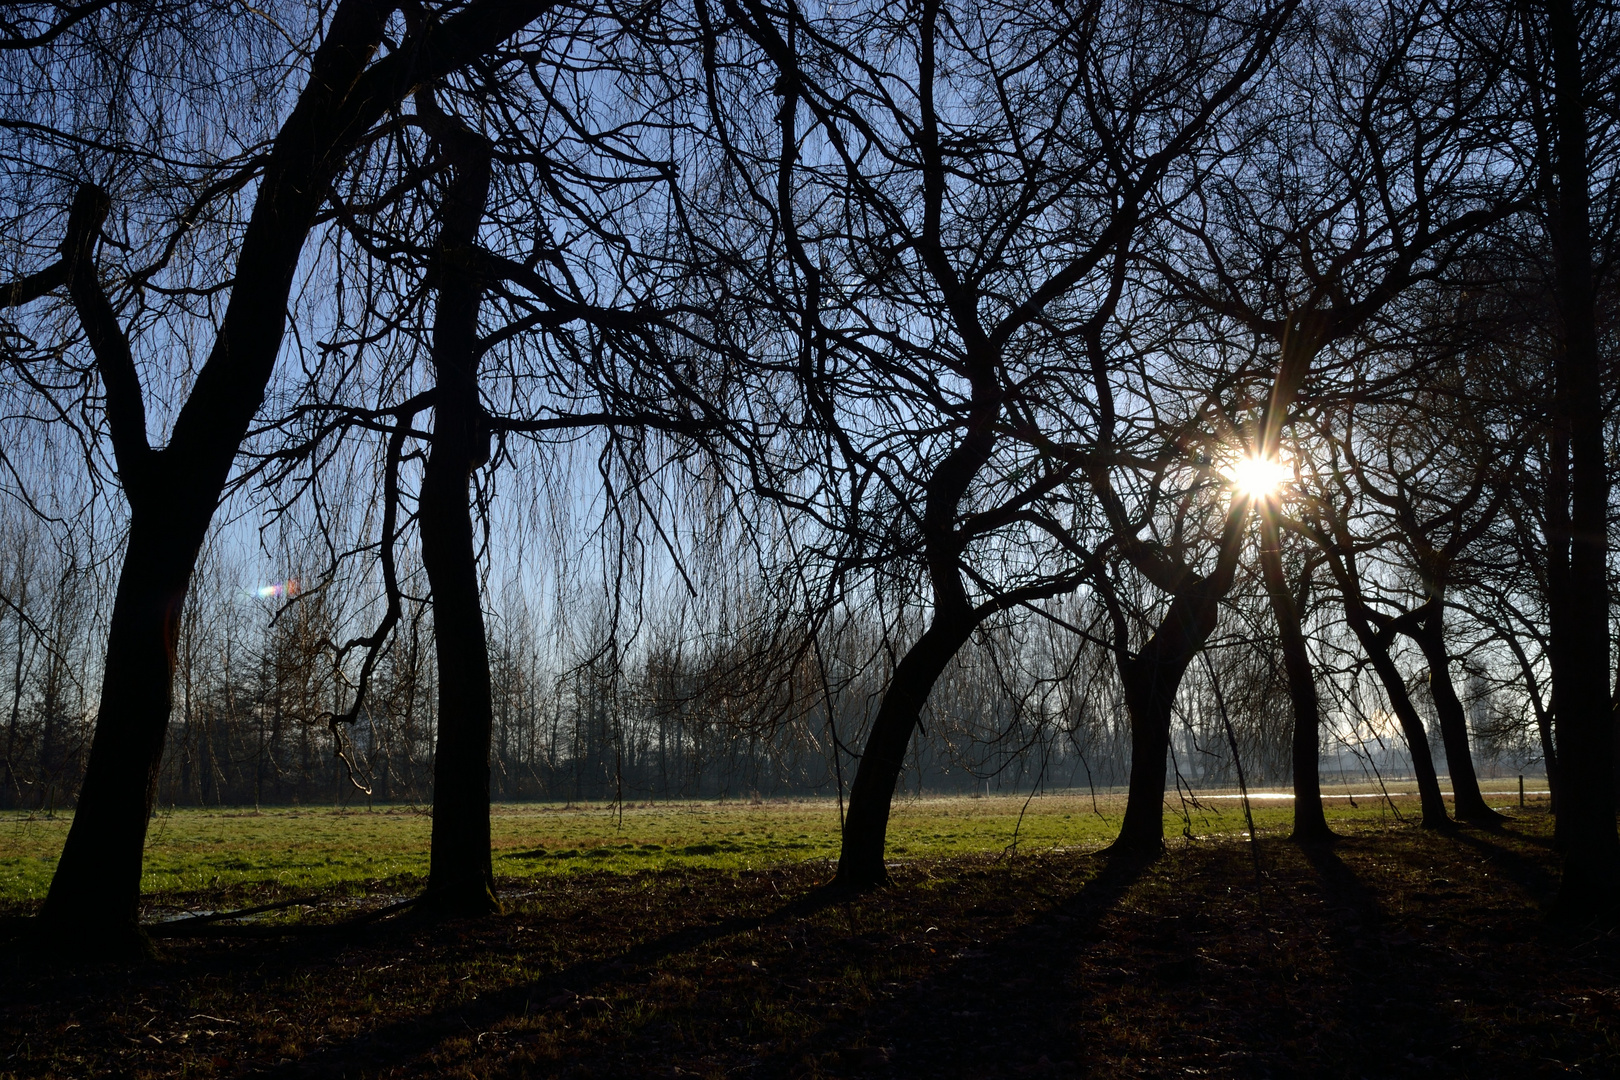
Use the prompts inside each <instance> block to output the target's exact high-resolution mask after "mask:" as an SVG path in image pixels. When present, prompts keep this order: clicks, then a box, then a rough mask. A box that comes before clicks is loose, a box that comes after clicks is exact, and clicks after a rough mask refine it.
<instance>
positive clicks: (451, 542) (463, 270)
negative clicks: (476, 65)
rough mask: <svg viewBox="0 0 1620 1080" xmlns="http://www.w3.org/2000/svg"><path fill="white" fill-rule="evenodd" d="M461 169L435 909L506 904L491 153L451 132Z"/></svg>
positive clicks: (435, 512)
mask: <svg viewBox="0 0 1620 1080" xmlns="http://www.w3.org/2000/svg"><path fill="white" fill-rule="evenodd" d="M444 145H445V146H446V149H447V152H448V153H449V154H450V156H451V160H452V161H453V163H454V174H453V177H452V179H451V182H450V184H449V186H448V188H447V190H446V193H445V196H444V204H443V206H442V207H441V208H440V219H441V225H440V233H439V251H438V253H437V255H436V257H435V266H434V275H435V277H436V279H437V280H436V282H435V284H436V285H437V286H438V290H439V302H438V309H437V311H436V312H435V319H434V327H433V351H432V360H433V368H434V372H435V375H436V387H435V397H434V420H433V448H432V452H431V454H430V455H429V457H428V461H427V466H426V469H425V471H424V474H423V477H422V492H421V496H420V508H419V511H418V512H419V516H420V521H421V529H422V568H423V570H425V571H426V573H427V577H428V585H429V588H430V589H431V590H432V594H433V641H434V647H435V649H436V651H437V656H438V661H439V731H438V742H437V746H436V749H435V752H434V758H433V841H432V852H431V856H430V859H429V866H428V884H427V890H426V892H425V893H424V894H423V897H422V907H423V909H425V910H430V911H432V912H434V913H436V914H450V915H481V914H486V913H488V912H490V911H495V910H498V909H499V904H498V903H497V902H496V900H495V875H494V870H493V867H492V865H491V862H490V852H489V782H490V772H489V753H490V734H491V730H492V727H493V720H494V710H493V702H492V695H491V692H490V678H489V645H488V639H487V638H486V637H485V634H484V611H483V604H482V599H481V597H480V595H479V589H478V562H477V555H476V552H475V550H474V547H473V521H472V511H471V508H470V505H469V492H468V484H469V482H470V480H471V478H472V473H473V470H474V469H476V468H477V467H478V466H479V465H482V464H483V463H484V462H485V461H487V460H488V458H489V435H488V428H487V425H486V424H485V422H484V419H483V409H482V406H481V404H480V402H479V396H478V360H479V354H480V350H479V342H478V308H479V304H480V303H481V301H482V299H483V289H484V286H483V282H482V281H481V280H480V278H479V275H478V274H477V273H475V272H474V270H473V267H474V265H475V260H474V258H473V257H472V256H473V253H474V245H475V244H476V243H477V239H478V229H479V225H480V223H481V222H482V221H483V216H484V203H485V200H486V199H487V198H488V195H489V184H490V161H489V154H488V151H487V149H486V148H485V147H484V146H483V145H482V144H481V143H480V142H479V141H478V140H477V139H476V138H475V137H473V136H471V135H470V134H465V133H460V132H457V133H455V134H454V135H451V134H449V133H446V136H445V138H444Z"/></svg>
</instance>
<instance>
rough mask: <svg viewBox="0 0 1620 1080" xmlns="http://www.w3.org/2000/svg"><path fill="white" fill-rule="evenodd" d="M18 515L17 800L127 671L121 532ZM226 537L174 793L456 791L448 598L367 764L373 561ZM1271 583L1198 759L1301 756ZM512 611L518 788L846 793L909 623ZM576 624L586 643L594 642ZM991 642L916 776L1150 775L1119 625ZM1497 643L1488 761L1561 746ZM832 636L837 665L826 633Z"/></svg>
mask: <svg viewBox="0 0 1620 1080" xmlns="http://www.w3.org/2000/svg"><path fill="white" fill-rule="evenodd" d="M4 527H5V529H6V530H7V532H6V537H7V542H6V543H4V544H0V583H3V589H4V593H3V595H4V610H3V611H0V657H3V660H0V663H3V664H4V667H3V671H4V673H5V681H4V684H3V688H0V707H3V710H4V711H3V714H0V715H3V716H4V732H3V740H4V742H3V747H4V762H3V766H0V768H3V770H4V773H3V779H4V786H3V788H0V807H4V808H7V809H15V808H23V809H33V810H65V809H68V808H71V807H72V805H73V803H74V800H75V798H76V795H77V791H78V785H79V781H80V778H81V776H82V773H83V768H84V764H85V760H86V756H87V754H88V750H89V740H90V735H91V731H92V728H93V726H94V719H95V717H94V711H93V710H94V702H95V701H96V697H97V691H98V687H97V686H95V685H93V684H92V683H91V682H89V678H90V676H89V675H87V673H93V672H96V671H98V670H99V653H100V651H101V649H102V648H103V635H104V632H105V630H104V620H105V617H106V611H105V606H104V605H105V603H106V600H105V596H106V592H105V591H104V590H106V583H105V581H104V580H103V578H104V570H103V569H102V562H101V560H99V559H98V558H97V557H96V552H94V551H92V550H86V549H83V548H75V546H74V545H73V543H71V542H60V543H59V542H58V541H59V540H61V539H62V538H61V537H53V536H51V535H50V530H49V529H48V528H47V527H46V526H44V525H42V524H41V523H40V522H38V521H37V520H36V519H32V518H29V517H26V516H16V517H13V518H11V519H10V520H9V521H7V522H6V523H5V526H4ZM224 546H225V545H215V547H214V548H213V549H211V553H210V555H209V556H208V557H207V558H206V559H205V564H204V567H205V568H204V571H203V572H202V573H201V574H200V582H199V587H198V589H197V590H196V591H195V593H194V594H193V597H192V600H191V602H190V604H189V606H188V608H187V612H186V616H185V622H184V626H183V627H182V630H181V634H180V639H179V640H180V645H179V655H178V657H177V682H176V694H175V711H174V717H173V720H172V724H171V733H170V739H169V743H168V748H167V752H166V754H165V757H164V761H163V771H162V778H161V781H160V801H161V802H162V803H165V804H172V805H220V804H223V805H245V804H278V803H330V802H333V801H340V802H349V801H353V800H357V799H358V800H365V799H367V798H370V799H373V800H375V801H380V802H415V803H428V802H431V800H432V794H433V792H432V775H433V746H434V739H435V732H436V723H437V717H436V709H437V694H436V682H435V668H434V658H433V649H432V640H433V639H432V633H433V627H432V612H431V605H429V604H427V603H425V602H422V601H420V600H416V601H411V602H409V603H408V605H407V610H406V611H405V612H404V617H403V618H402V620H401V622H400V627H399V630H398V632H397V633H396V634H395V635H394V636H393V638H392V639H391V640H390V641H389V643H388V644H387V646H386V648H384V650H383V651H382V652H381V654H380V657H379V661H378V664H377V667H376V670H375V672H374V673H373V675H372V680H371V684H370V687H369V692H368V694H367V704H366V705H365V707H364V708H363V709H362V710H361V711H360V714H359V717H358V719H357V721H356V722H355V723H354V724H353V725H352V726H350V727H343V728H341V731H342V733H343V736H344V745H345V747H346V748H347V750H348V751H349V753H348V757H349V760H350V761H351V762H352V765H353V775H352V776H351V775H350V770H349V768H347V767H346V766H345V765H344V763H343V762H342V761H340V760H339V759H338V757H336V756H335V754H334V750H335V748H336V746H337V743H336V742H335V740H334V737H333V734H332V732H331V730H330V729H329V723H328V721H329V719H330V717H331V715H332V714H333V713H334V712H338V711H341V710H342V709H344V708H345V707H347V705H348V703H349V702H350V701H351V700H352V695H353V690H354V671H353V669H354V664H353V663H352V662H350V663H347V664H343V663H334V662H333V656H334V653H333V644H334V642H335V641H341V640H342V639H343V638H344V634H345V632H346V630H347V629H350V628H352V627H353V626H356V625H360V624H363V623H364V622H365V621H366V619H368V618H374V612H373V611H372V610H371V607H372V606H374V605H368V604H367V602H366V600H365V597H366V587H367V582H365V581H347V580H340V579H329V580H326V581H325V582H321V581H319V580H318V579H315V578H311V579H299V578H298V577H297V576H296V575H292V576H286V577H282V578H281V579H280V580H277V581H275V582H274V583H273V585H272V586H262V587H261V586H257V584H256V583H257V581H258V579H257V578H255V577H254V576H253V575H254V573H255V570H256V569H258V568H259V567H261V565H262V563H263V559H262V558H260V557H259V556H257V555H255V556H253V557H248V556H246V555H239V556H237V557H228V556H226V555H223V554H221V550H222V549H223V548H224ZM289 580H290V581H292V582H294V585H293V587H292V589H291V590H290V591H291V594H292V595H288V593H289V590H288V588H287V582H288V581H289ZM300 580H303V581H304V584H305V591H303V592H301V593H300V592H299V591H298V582H299V581H300ZM1263 603H1264V598H1263V595H1261V594H1260V592H1259V589H1258V585H1257V584H1256V583H1254V582H1249V583H1247V591H1245V589H1242V588H1240V589H1239V590H1237V592H1236V593H1235V595H1234V597H1233V599H1232V604H1231V605H1230V610H1229V611H1228V613H1227V615H1226V617H1225V621H1224V622H1223V630H1224V631H1225V634H1226V638H1225V640H1226V641H1227V643H1228V644H1227V647H1221V646H1220V642H1221V640H1222V639H1221V638H1219V637H1218V638H1217V640H1216V647H1215V648H1212V649H1211V651H1210V664H1209V665H1207V666H1205V665H1199V666H1198V667H1195V668H1194V669H1193V670H1192V671H1191V672H1190V673H1189V675H1188V678H1187V679H1186V681H1185V683H1184V685H1183V688H1182V692H1181V694H1180V697H1179V699H1178V700H1179V707H1178V709H1177V714H1176V724H1175V728H1174V737H1173V740H1172V747H1171V750H1172V753H1171V761H1170V763H1169V766H1168V770H1169V773H1170V780H1171V783H1172V785H1174V784H1175V783H1176V782H1177V780H1178V779H1179V782H1180V783H1182V784H1184V785H1187V786H1196V787H1209V786H1230V785H1234V784H1236V782H1237V777H1236V771H1235V769H1234V768H1233V757H1232V752H1231V743H1232V741H1233V739H1234V738H1235V741H1236V743H1237V747H1238V754H1239V757H1240V759H1241V761H1242V763H1243V766H1244V769H1245V771H1246V779H1247V780H1248V782H1249V783H1250V784H1255V785H1260V784H1266V785H1278V784H1285V783H1288V782H1289V781H1290V779H1291V763H1290V756H1289V755H1290V746H1291V742H1290V740H1291V726H1290V725H1291V718H1290V711H1289V709H1290V705H1289V698H1288V688H1287V684H1286V680H1285V678H1284V676H1283V673H1282V670H1281V661H1280V658H1279V656H1278V654H1277V646H1276V643H1275V642H1274V641H1271V640H1270V639H1269V638H1267V637H1266V636H1265V634H1264V629H1265V627H1266V626H1267V622H1266V619H1265V618H1264V612H1263V610H1262V605H1263ZM1088 604H1089V602H1088V600H1087V599H1085V598H1084V597H1081V598H1070V599H1068V600H1067V601H1066V602H1065V603H1064V604H1063V605H1061V607H1062V611H1061V615H1063V616H1065V617H1066V618H1065V621H1066V622H1070V623H1073V622H1076V621H1084V620H1085V618H1086V617H1087V611H1088ZM1056 610H1057V609H1056V608H1054V611H1056ZM564 612H571V613H573V614H572V615H567V614H560V613H564ZM666 614H668V613H666ZM1322 614H1323V617H1321V618H1318V619H1317V620H1316V621H1315V622H1314V623H1313V629H1314V635H1313V637H1314V640H1315V642H1316V644H1317V647H1318V649H1319V651H1320V654H1321V655H1322V656H1323V657H1324V670H1325V671H1326V672H1327V673H1328V674H1326V675H1324V678H1323V685H1324V700H1325V703H1326V704H1327V705H1328V708H1329V712H1330V716H1331V717H1332V722H1331V728H1330V733H1329V737H1328V738H1326V739H1325V740H1324V750H1323V759H1322V767H1323V771H1324V774H1325V775H1331V774H1332V773H1334V772H1339V773H1351V774H1356V773H1359V774H1361V775H1363V776H1365V777H1366V779H1367V780H1368V781H1376V780H1377V779H1379V778H1381V777H1382V778H1389V777H1402V776H1405V775H1407V772H1408V770H1409V769H1410V759H1409V757H1408V755H1407V752H1406V749H1405V745H1404V743H1403V741H1402V739H1401V737H1400V732H1399V730H1398V728H1397V727H1396V726H1395V724H1394V722H1393V720H1392V719H1390V718H1389V716H1388V714H1387V712H1386V711H1385V704H1384V700H1383V698H1382V696H1381V692H1380V690H1379V688H1378V685H1377V683H1376V680H1374V679H1372V678H1370V676H1369V675H1368V674H1367V673H1366V672H1364V671H1360V672H1358V671H1357V670H1355V669H1354V666H1353V665H1347V666H1346V667H1345V668H1344V669H1341V670H1337V671H1334V670H1333V667H1332V658H1333V657H1334V656H1335V655H1336V654H1337V653H1338V652H1339V651H1340V650H1346V651H1348V650H1349V646H1350V642H1348V641H1346V640H1344V631H1343V629H1342V627H1339V626H1336V625H1335V624H1334V623H1333V622H1332V620H1331V617H1330V616H1331V612H1330V611H1325V612H1323V613H1322ZM491 616H492V617H491V618H490V620H489V625H490V627H491V631H490V635H489V637H490V640H489V649H490V658H491V675H492V681H493V688H494V694H495V698H494V733H493V740H492V753H491V761H490V766H491V792H492V795H493V797H494V798H496V799H498V800H555V801H567V800H588V801H599V800H613V799H622V800H626V801H637V800H644V799H668V798H693V797H696V798H749V797H752V796H754V795H756V794H757V795H759V796H762V797H771V796H780V795H788V794H794V795H799V794H811V793H819V794H826V795H831V794H834V793H835V792H836V791H837V790H838V789H839V787H840V785H841V784H843V785H846V786H847V784H848V781H849V778H850V776H851V775H852V773H853V768H854V765H855V759H854V757H853V753H852V751H853V750H855V749H856V748H858V747H859V746H861V745H862V742H863V739H864V735H865V727H866V725H867V724H868V723H869V721H870V719H871V715H872V713H873V712H874V711H875V709H876V705H877V702H878V701H879V697H880V694H881V690H882V687H883V685H884V684H885V682H886V680H887V678H888V669H887V667H886V664H887V663H888V661H887V659H886V656H887V655H888V652H887V649H886V647H885V644H884V641H885V631H884V630H883V628H882V626H881V625H880V623H879V620H878V617H877V615H875V614H874V615H872V616H871V617H870V618H867V619H864V620H863V619H861V618H855V617H851V618H850V619H848V620H847V621H846V622H845V623H843V624H842V625H840V626H839V627H838V629H837V630H836V632H831V631H830V632H828V633H826V634H825V635H824V637H825V640H823V641H822V642H821V643H820V644H821V646H822V647H821V649H820V650H811V649H808V648H803V649H800V650H798V652H799V653H802V654H803V655H802V656H799V657H798V658H797V659H795V658H794V656H792V655H789V654H791V653H792V650H791V649H784V647H783V646H782V644H781V643H780V642H778V643H774V644H770V645H768V646H765V647H760V648H753V647H750V646H751V643H749V642H747V641H743V640H738V633H739V632H737V631H733V632H731V633H730V634H729V635H728V634H727V633H726V632H724V631H721V632H716V631H715V630H714V628H713V627H710V628H708V630H707V632H705V631H704V629H703V628H702V627H698V626H695V625H693V620H694V619H695V618H698V616H697V615H695V614H694V613H693V611H692V610H688V609H685V608H683V607H682V606H681V605H678V604H677V605H674V613H673V614H670V615H669V617H668V618H664V619H662V620H653V621H649V622H648V624H647V625H646V628H644V629H643V631H642V633H641V634H640V635H639V637H638V639H637V640H635V641H633V642H631V643H628V644H627V645H624V646H622V647H620V648H618V649H617V650H614V649H609V648H604V647H603V645H602V644H601V642H600V641H598V640H596V639H595V638H594V637H593V625H595V624H598V623H600V621H601V620H600V618H599V617H598V615H597V614H594V613H593V612H592V608H591V605H590V604H589V603H588V602H587V603H581V604H554V605H552V606H551V610H550V613H549V614H547V615H544V616H540V615H535V614H533V613H532V612H531V611H530V610H529V607H528V606H527V605H526V604H525V603H524V602H523V599H522V597H521V596H517V597H515V598H513V599H511V600H510V601H509V602H508V603H506V604H503V607H502V608H498V609H497V610H496V611H494V612H492V613H491ZM571 620H572V621H571ZM576 623H577V624H578V625H575V624H576ZM891 630H892V628H891ZM902 633H903V630H902ZM1251 635H1256V636H1251ZM559 642H575V643H577V646H576V648H575V649H574V652H573V654H569V653H568V652H565V651H562V650H560V649H559V648H558V643H559ZM1257 642H1258V644H1259V645H1260V647H1258V648H1257V647H1255V645H1256V643H1257ZM982 644H983V645H984V646H985V647H984V648H980V649H975V650H972V651H967V652H964V653H963V654H962V655H961V656H959V657H958V658H957V660H956V661H955V663H954V664H953V665H952V667H951V668H950V669H949V670H948V671H947V673H946V675H945V676H944V678H943V679H942V680H941V682H940V684H939V686H938V687H937V688H936V689H935V692H934V694H933V696H932V698H931V700H930V703H929V706H928V708H927V710H926V712H925V715H924V721H923V724H924V729H925V732H926V734H925V735H924V736H923V737H921V738H919V739H917V740H916V741H915V742H914V743H913V746H912V749H911V753H910V757H909V758H908V762H907V768H906V771H905V773H904V776H903V783H904V785H905V787H906V788H907V789H909V790H912V791H930V792H952V791H956V792H968V791H984V790H987V789H988V790H990V791H1007V790H1018V791H1027V790H1030V789H1031V788H1035V787H1048V788H1086V787H1088V786H1091V787H1096V788H1104V787H1114V786H1117V785H1122V784H1124V783H1125V782H1126V780H1127V778H1128V775H1129V769H1130V747H1131V739H1130V730H1129V719H1128V715H1127V711H1126V708H1125V703H1124V700H1123V697H1122V693H1121V689H1120V685H1119V680H1118V677H1117V673H1116V668H1115V666H1114V663H1113V660H1112V658H1111V657H1110V656H1109V655H1107V654H1106V652H1105V651H1104V650H1102V649H1100V648H1098V647H1096V646H1095V645H1084V644H1082V646H1081V647H1079V648H1078V649H1077V648H1076V647H1075V644H1074V641H1073V638H1072V637H1071V636H1069V635H1067V634H1060V633H1053V634H1051V635H1041V634H1039V633H1035V632H1032V631H1031V630H1030V628H1029V627H1027V626H1026V627H1022V628H1019V629H1017V630H1016V632H1015V631H1014V629H1012V628H1006V627H1003V628H1001V629H999V630H994V631H991V632H987V633H986V634H985V635H984V636H983V640H982ZM1471 651H1472V653H1473V657H1472V658H1471V659H1470V660H1469V661H1468V662H1467V665H1466V668H1465V670H1466V671H1467V672H1468V675H1467V678H1466V681H1465V682H1464V684H1463V685H1462V686H1460V687H1459V690H1460V692H1461V695H1462V697H1463V699H1464V702H1465V705H1466V706H1467V708H1468V713H1469V720H1470V727H1471V734H1472V737H1473V739H1474V749H1475V755H1476V765H1477V766H1478V767H1479V768H1480V769H1481V770H1482V772H1484V773H1485V774H1487V775H1489V774H1490V773H1491V771H1492V770H1493V769H1499V770H1502V771H1506V772H1510V773H1511V772H1520V771H1524V770H1525V769H1526V768H1529V769H1531V770H1535V769H1537V768H1539V756H1538V750H1537V744H1536V729H1535V725H1534V718H1533V716H1532V715H1531V714H1530V711H1529V708H1528V702H1527V698H1526V696H1525V695H1524V693H1523V692H1522V689H1521V687H1520V685H1519V684H1518V682H1517V681H1516V678H1517V676H1518V675H1519V673H1518V672H1517V671H1515V670H1513V669H1510V668H1506V667H1503V666H1500V665H1499V666H1498V667H1495V668H1493V667H1491V666H1488V665H1487V664H1486V663H1485V662H1484V661H1485V660H1487V659H1489V658H1490V657H1491V655H1492V653H1491V650H1490V642H1489V640H1488V637H1486V638H1484V639H1482V640H1481V641H1480V642H1478V643H1475V644H1474V645H1473V647H1472V650H1471ZM762 653H764V654H768V655H767V656H763V657H762V655H761V654H762ZM815 655H819V656H820V657H821V658H822V664H823V665H824V666H825V668H826V672H825V678H824V677H823V673H822V672H821V671H820V670H819V669H818V668H817V666H816V665H815V664H814V663H813V662H812V660H811V659H810V657H812V656H815ZM1403 662H1404V663H1405V665H1406V670H1407V671H1408V673H1409V682H1410V685H1411V688H1412V691H1413V697H1414V700H1415V702H1416V703H1417V704H1418V706H1419V708H1420V709H1421V710H1422V711H1423V713H1424V715H1425V719H1426V721H1427V723H1428V725H1429V728H1430V731H1431V738H1430V742H1431V747H1432V749H1433V752H1434V754H1435V756H1436V758H1437V760H1438V761H1439V762H1441V763H1442V768H1443V767H1444V766H1443V763H1444V760H1445V757H1444V755H1445V751H1444V747H1443V745H1442V744H1441V740H1440V737H1439V733H1438V730H1437V727H1436V724H1435V719H1434V708H1433V703H1432V700H1431V699H1430V697H1429V695H1428V693H1427V670H1426V669H1425V668H1424V666H1423V664H1422V657H1421V655H1420V654H1417V653H1416V652H1415V651H1413V652H1411V653H1410V654H1409V655H1407V656H1405V657H1404V658H1403ZM1212 675H1213V676H1214V678H1216V679H1218V680H1219V683H1220V689H1221V693H1220V695H1219V696H1217V695H1216V693H1215V692H1214V684H1213V682H1212V679H1211V676H1212ZM829 702H830V703H831V712H832V714H833V719H834V723H832V724H829V720H828V714H829ZM1223 705H1224V716H1225V720H1223V708H1222V706H1223ZM1226 721H1230V724H1231V728H1232V730H1231V736H1232V738H1229V737H1228V733H1227V729H1226ZM835 734H836V739H837V744H836V745H837V746H838V748H839V749H838V750H836V751H835V749H834V745H835V744H834V737H835ZM367 789H369V793H368V790H367Z"/></svg>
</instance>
